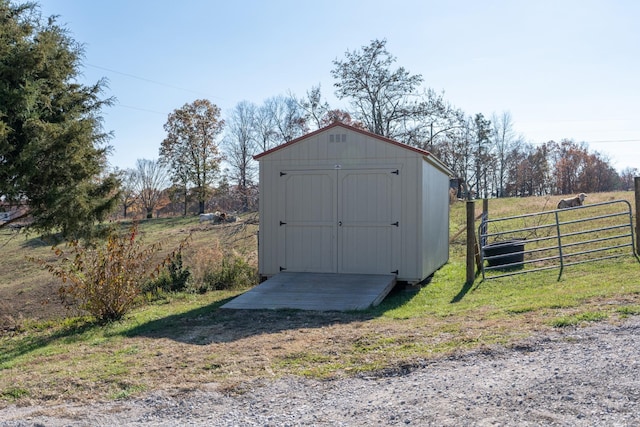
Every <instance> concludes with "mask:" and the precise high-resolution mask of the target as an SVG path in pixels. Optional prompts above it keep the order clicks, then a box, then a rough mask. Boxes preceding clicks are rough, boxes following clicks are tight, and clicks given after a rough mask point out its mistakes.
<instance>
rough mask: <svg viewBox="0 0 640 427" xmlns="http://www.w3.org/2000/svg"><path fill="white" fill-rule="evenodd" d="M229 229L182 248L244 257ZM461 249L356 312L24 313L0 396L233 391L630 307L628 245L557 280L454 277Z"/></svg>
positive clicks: (208, 303)
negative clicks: (216, 248) (223, 249)
mask: <svg viewBox="0 0 640 427" xmlns="http://www.w3.org/2000/svg"><path fill="white" fill-rule="evenodd" d="M618 197H627V198H630V197H632V194H631V193H621V194H612V193H607V194H603V195H590V199H589V200H590V201H592V200H597V199H602V200H607V199H610V198H618ZM553 204H554V203H553V201H552V200H550V199H548V198H528V199H504V200H491V201H490V212H491V215H492V216H494V217H497V216H498V215H504V216H506V215H510V214H513V212H518V211H521V210H522V209H526V210H544V209H550V208H552V207H550V206H551V205H553ZM481 206H482V205H481V203H478V206H477V209H478V212H479V209H480V208H481ZM545 206H546V207H545ZM463 225H464V203H457V204H456V205H454V206H453V207H452V210H451V224H450V228H451V235H453V234H454V233H455V232H456V231H458V230H459V229H460V227H462V226H463ZM197 226H198V224H197V219H194V218H190V219H176V220H171V219H166V220H161V221H148V222H143V223H142V224H141V227H142V230H143V231H144V233H145V237H146V238H148V239H149V240H150V241H153V240H163V241H166V242H168V243H171V242H173V241H176V242H177V241H179V239H180V238H181V236H183V235H184V234H185V233H187V232H188V231H189V229H190V228H193V227H197ZM245 231H246V230H245ZM254 231H255V230H254ZM254 231H251V232H249V236H253V234H251V233H254ZM238 237H239V234H238V233H237V232H232V230H231V229H224V228H222V227H220V228H211V229H207V230H206V231H201V232H198V233H196V234H194V243H193V247H194V248H199V249H200V250H202V248H206V247H209V246H211V245H213V244H218V245H219V244H221V243H220V242H223V243H224V244H226V245H231V244H232V243H230V242H234V243H233V244H238V245H240V246H242V248H241V251H243V253H245V254H246V255H247V256H249V257H251V256H255V253H253V252H252V251H255V246H254V245H255V241H253V242H251V241H250V240H251V237H246V236H245V237H243V238H238ZM7 246H8V245H7ZM464 247H465V246H464V234H463V235H461V236H460V237H459V238H458V239H456V240H455V241H453V242H452V243H451V251H450V254H451V255H450V261H449V263H448V264H446V265H445V266H443V267H442V268H441V269H440V270H438V271H437V272H436V273H435V274H434V276H433V278H432V280H431V281H430V282H429V283H427V284H426V285H424V286H422V287H420V288H418V289H409V290H397V291H394V292H392V294H390V295H389V296H388V297H387V298H386V299H385V300H384V301H383V302H382V303H381V304H380V305H379V306H377V307H374V308H371V309H369V310H365V311H360V312H349V313H335V312H334V313H330V312H329V313H321V312H303V311H292V310H278V311H249V312H244V311H234V310H224V309H220V306H221V305H223V304H224V303H225V302H226V301H228V300H229V299H230V298H232V297H233V296H235V295H237V294H238V293H239V292H242V291H241V290H235V291H215V292H208V293H206V294H203V295H198V294H175V295H168V296H166V298H163V299H160V300H156V301H154V302H151V303H149V304H146V305H142V306H140V307H138V308H136V309H135V310H134V311H133V312H131V313H130V314H129V315H128V316H126V318H125V319H124V320H122V321H119V322H114V323H111V324H108V325H106V326H98V325H96V324H94V323H92V322H91V321H90V320H89V319H87V318H84V317H70V318H62V319H61V318H55V317H54V318H52V319H22V321H21V323H20V327H19V328H18V329H17V330H14V331H10V332H5V333H4V334H3V335H2V336H0V406H2V405H6V404H8V403H11V402H21V401H25V402H26V401H34V400H42V401H59V400H83V401H84V400H91V399H120V398H126V397H127V396H131V395H135V394H139V393H142V392H144V391H150V390H156V389H167V390H172V391H176V390H185V389H194V388H198V387H202V386H204V385H205V384H214V385H215V386H216V387H218V388H219V389H220V390H223V391H228V392H242V390H243V387H244V385H245V384H247V382H250V381H252V380H255V379H260V378H277V377H281V376H285V375H305V376H311V377H315V378H330V377H337V376H344V375H353V374H355V373H360V372H372V371H378V370H393V369H401V368H403V367H407V366H409V367H410V366H419V365H421V364H423V363H424V362H425V361H428V360H429V359H432V358H437V357H442V356H447V355H450V354H453V353H456V352H460V351H467V350H471V349H480V348H491V347H492V346H495V345H506V346H509V345H511V344H513V343H515V342H517V341H518V340H522V339H524V338H526V337H528V336H531V335H532V334H537V333H553V331H558V330H562V329H561V328H564V327H581V326H582V325H588V324H590V323H592V322H598V321H608V322H618V321H620V320H621V319H624V318H625V317H628V316H632V315H637V314H639V313H640V279H639V278H640V264H639V263H638V261H637V259H636V258H635V257H633V256H631V254H629V256H626V257H621V258H618V259H615V260H612V261H606V262H596V263H592V264H581V265H577V266H572V267H569V268H567V269H566V270H565V272H564V274H563V276H562V278H561V280H559V281H558V274H557V271H555V270H550V271H543V272H537V273H530V274H523V275H518V276H513V277H507V278H500V279H494V280H485V281H482V280H481V278H478V279H477V280H476V281H475V282H473V283H471V284H466V283H465V277H466V276H465V260H464ZM16 248H17V249H15V250H16V252H21V256H23V257H24V255H25V254H24V252H30V253H36V254H43V255H42V256H46V254H47V253H48V251H50V249H49V248H48V247H47V246H46V245H40V244H36V243H33V242H31V241H30V240H24V239H23V240H21V241H20V244H19V246H17V247H16ZM9 262H10V263H11V264H12V265H14V266H20V268H24V269H25V270H24V271H26V272H28V274H29V275H31V276H30V277H31V281H34V282H38V281H47V280H50V279H49V278H48V277H47V276H46V275H45V274H43V273H42V272H41V271H39V270H38V269H37V268H35V267H33V266H22V264H21V263H20V261H19V257H18V256H17V255H16V256H15V257H14V256H12V257H10V260H9ZM2 280H3V281H4V282H2V283H3V285H2V286H5V287H6V286H13V288H15V286H16V285H15V283H14V282H11V280H18V279H12V278H11V277H10V276H8V275H7V274H6V273H5V274H4V275H3V276H2ZM21 280H22V279H21ZM19 283H21V284H25V286H26V284H28V283H30V282H29V281H28V280H27V281H21V282H19ZM31 286H33V284H32V285H31Z"/></svg>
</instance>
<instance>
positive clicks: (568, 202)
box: [558, 193, 587, 209]
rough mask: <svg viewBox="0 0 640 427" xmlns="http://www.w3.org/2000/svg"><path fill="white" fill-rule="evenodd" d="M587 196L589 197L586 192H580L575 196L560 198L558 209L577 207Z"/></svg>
mask: <svg viewBox="0 0 640 427" xmlns="http://www.w3.org/2000/svg"><path fill="white" fill-rule="evenodd" d="M585 197H587V195H586V194H584V193H580V194H578V195H577V196H575V197H571V198H569V199H562V200H560V202H558V209H565V208H575V207H576V206H582V204H583V203H584V199H585Z"/></svg>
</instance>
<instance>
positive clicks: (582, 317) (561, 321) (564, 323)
mask: <svg viewBox="0 0 640 427" xmlns="http://www.w3.org/2000/svg"><path fill="white" fill-rule="evenodd" d="M608 317H609V316H608V315H607V314H606V313H603V312H600V311H588V312H586V313H580V314H574V315H572V316H561V317H558V318H556V319H554V320H552V321H551V322H550V323H551V326H553V327H554V328H566V327H568V326H576V325H578V324H580V323H582V322H599V321H601V320H604V319H606V318H608Z"/></svg>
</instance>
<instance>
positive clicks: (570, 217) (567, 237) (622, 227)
mask: <svg viewBox="0 0 640 427" xmlns="http://www.w3.org/2000/svg"><path fill="white" fill-rule="evenodd" d="M478 236H479V239H478V242H479V246H480V247H479V256H480V265H481V271H482V278H483V280H484V279H495V278H498V277H505V276H512V275H516V274H524V273H530V272H534V271H543V270H549V269H555V268H558V269H560V272H559V275H558V280H560V278H561V277H562V272H563V270H564V267H567V266H571V265H576V264H582V263H586V262H593V261H599V260H606V259H611V258H617V257H621V256H628V255H633V256H635V257H636V259H638V255H636V249H635V244H634V238H633V216H632V213H631V204H630V203H629V202H627V201H626V200H614V201H610V202H603V203H594V204H590V205H586V206H579V207H575V208H569V209H556V210H552V211H545V212H538V213H532V214H524V215H518V216H512V217H507V218H498V219H488V218H483V220H482V222H481V224H480V227H479V228H478ZM638 261H640V259H638ZM485 263H486V264H487V265H485Z"/></svg>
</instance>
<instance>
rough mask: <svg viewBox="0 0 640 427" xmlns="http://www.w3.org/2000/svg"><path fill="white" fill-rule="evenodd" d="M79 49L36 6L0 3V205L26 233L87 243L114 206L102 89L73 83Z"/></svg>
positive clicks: (99, 84) (114, 188) (107, 101)
mask: <svg viewBox="0 0 640 427" xmlns="http://www.w3.org/2000/svg"><path fill="white" fill-rule="evenodd" d="M82 53H83V51H82V47H81V46H80V45H79V44H78V43H76V42H75V41H74V40H73V39H72V38H71V37H70V36H69V34H68V32H67V30H66V29H65V28H63V27H61V26H59V25H58V24H57V23H56V19H55V17H51V18H48V19H46V20H45V19H43V18H42V16H41V14H40V11H39V7H38V5H37V4H35V3H23V4H19V3H14V2H12V1H10V0H0V197H2V199H3V200H4V203H5V204H9V205H13V206H18V205H19V206H23V207H25V208H26V213H25V216H27V215H28V217H29V218H31V219H32V223H31V227H32V228H33V229H34V230H37V231H42V232H52V231H60V232H62V233H63V235H64V236H65V237H75V238H77V237H86V236H88V235H89V234H90V233H91V231H92V230H93V226H94V224H95V222H97V221H101V220H103V219H104V218H105V217H106V215H107V214H108V213H109V212H111V211H112V210H113V209H114V208H115V207H116V206H117V202H118V199H117V194H116V193H117V188H118V180H117V178H116V177H115V175H114V174H109V175H107V174H106V173H105V172H106V166H107V164H106V155H107V153H108V150H109V147H108V146H107V145H106V142H107V140H108V138H109V135H108V134H106V133H104V132H103V131H102V127H101V117H100V116H99V113H100V110H101V108H102V107H103V106H106V105H110V104H111V102H112V100H111V99H101V97H100V95H101V93H102V88H103V86H104V82H103V81H99V82H97V83H96V84H94V85H92V86H84V85H82V84H79V83H78V82H77V77H78V75H79V68H80V66H81V60H82Z"/></svg>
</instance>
